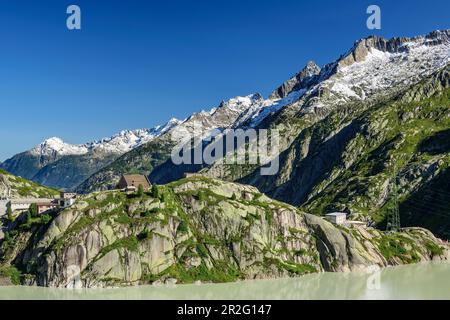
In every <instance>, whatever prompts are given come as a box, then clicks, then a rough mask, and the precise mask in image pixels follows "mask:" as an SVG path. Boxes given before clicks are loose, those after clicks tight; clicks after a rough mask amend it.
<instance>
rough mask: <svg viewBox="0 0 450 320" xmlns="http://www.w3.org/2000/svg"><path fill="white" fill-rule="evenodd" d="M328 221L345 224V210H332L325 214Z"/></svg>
mask: <svg viewBox="0 0 450 320" xmlns="http://www.w3.org/2000/svg"><path fill="white" fill-rule="evenodd" d="M325 217H326V219H327V220H328V221H331V222H332V223H334V224H345V222H346V221H347V214H346V213H345V212H333V213H328V214H326V215H325Z"/></svg>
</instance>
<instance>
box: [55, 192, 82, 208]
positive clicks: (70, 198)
mask: <svg viewBox="0 0 450 320" xmlns="http://www.w3.org/2000/svg"><path fill="white" fill-rule="evenodd" d="M77 197H78V195H77V194H76V193H74V192H61V193H60V196H59V201H58V202H59V207H60V208H61V209H65V208H68V207H71V206H72V205H73V204H74V203H75V201H76V200H77Z"/></svg>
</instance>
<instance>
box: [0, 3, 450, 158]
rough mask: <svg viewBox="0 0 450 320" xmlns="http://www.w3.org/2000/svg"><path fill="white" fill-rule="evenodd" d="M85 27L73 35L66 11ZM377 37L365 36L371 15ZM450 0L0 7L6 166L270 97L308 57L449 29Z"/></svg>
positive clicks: (323, 58) (1, 131)
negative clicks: (371, 8) (32, 151)
mask: <svg viewBox="0 0 450 320" xmlns="http://www.w3.org/2000/svg"><path fill="white" fill-rule="evenodd" d="M70 4H77V5H79V6H80V7H81V10H82V30H81V31H69V30H68V29H67V28H66V17H67V14H66V8H67V6H68V5H70ZM369 4H378V5H379V6H380V7H381V9H382V30H380V31H376V32H373V31H370V30H368V29H366V19H367V15H366V12H365V11H366V8H367V6H368V5H369ZM449 13H450V1H448V0H428V1H405V0H402V1H391V0H389V1H325V0H316V1H300V0H296V1H275V0H274V1H264V0H254V1H245V0H239V1H238V0H221V1H218V0H214V1H213V0H185V1H173V0H172V1H161V0H159V1H133V0H127V1H125V0H122V1H118V0H108V1H106V0H95V1H93V0H88V1H86V0H72V1H62V0H39V1H36V0H28V1H25V0H14V1H6V0H0V39H1V49H0V110H2V112H1V120H2V121H1V125H0V137H1V148H0V160H5V159H6V158H7V157H10V156H12V155H13V154H15V153H17V152H20V151H23V150H26V149H29V148H30V147H32V146H34V145H35V144H37V143H39V142H40V141H42V140H44V139H45V138H48V137H52V136H59V137H61V138H63V139H64V140H66V141H67V142H70V143H82V142H86V141H89V140H92V139H99V138H102V137H105V136H110V135H111V134H114V133H116V132H118V131H120V130H122V129H135V128H143V127H152V126H154V125H156V124H158V123H163V122H165V121H166V120H168V119H169V118H170V117H172V116H175V117H178V118H184V117H186V116H187V115H189V114H190V113H192V112H193V111H198V110H201V109H207V108H211V107H214V106H216V105H217V104H218V103H219V102H220V101H221V100H224V99H227V98H231V97H233V96H236V95H247V94H250V93H253V92H260V93H262V94H263V95H264V96H267V95H268V94H269V93H270V92H271V91H272V90H273V89H274V88H275V87H277V86H278V85H279V84H280V83H281V82H282V81H284V80H285V79H287V78H288V77H289V76H291V75H293V74H295V73H296V72H297V71H298V70H299V69H301V68H302V67H303V66H304V64H305V63H306V62H307V61H308V60H315V61H316V62H317V63H318V64H319V65H322V64H325V63H327V62H330V61H332V60H334V59H336V58H337V57H339V55H340V54H342V53H344V52H345V51H346V50H348V49H349V48H350V47H351V46H352V44H353V42H354V41H355V40H357V39H359V38H362V37H365V36H367V35H370V34H379V35H383V36H386V37H391V36H412V35H418V34H424V33H427V32H429V31H432V30H434V29H446V28H449V27H450V25H449V21H450V14H449Z"/></svg>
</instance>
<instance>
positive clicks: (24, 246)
mask: <svg viewBox="0 0 450 320" xmlns="http://www.w3.org/2000/svg"><path fill="white" fill-rule="evenodd" d="M22 227H23V226H22ZM403 236H404V237H410V238H412V239H414V243H415V245H414V247H413V248H412V247H411V248H409V247H406V248H405V250H406V251H407V252H410V253H409V255H410V256H414V259H412V260H411V259H410V260H408V259H406V258H403V256H402V257H400V258H398V257H397V252H396V251H392V250H391V249H390V242H389V241H387V240H384V239H385V237H386V235H384V234H383V233H382V232H380V231H376V230H372V229H368V230H365V229H363V228H345V227H339V228H338V227H336V226H334V225H332V224H331V223H329V222H327V221H325V220H324V219H322V218H320V217H317V216H312V215H308V214H304V213H302V212H300V211H299V210H298V209H297V208H295V207H292V206H290V205H287V204H284V203H281V202H278V201H275V200H272V199H270V198H268V197H266V196H265V195H263V194H261V193H259V192H257V190H256V189H255V188H254V187H250V186H245V185H239V184H235V183H228V182H223V181H220V180H213V179H209V178H204V177H192V178H188V179H183V180H180V181H177V182H173V183H171V184H168V185H165V186H154V187H153V188H152V190H150V191H149V192H148V193H144V194H138V193H132V194H126V193H123V192H119V191H109V192H99V193H93V194H90V195H87V196H85V197H83V198H82V199H80V200H79V201H78V202H77V203H76V204H75V205H74V206H73V207H72V208H70V209H66V210H65V211H62V212H60V213H59V214H57V215H55V216H54V217H52V220H51V221H49V222H47V223H44V222H42V221H35V223H32V224H31V225H30V226H27V228H26V229H23V228H22V229H21V230H11V231H10V232H9V234H8V241H3V242H2V243H1V245H0V246H1V251H0V259H1V262H0V265H2V268H11V267H13V268H15V269H7V270H17V271H18V273H16V276H17V274H20V279H21V281H22V282H23V283H27V284H38V285H41V286H55V287H81V286H82V287H97V286H116V285H130V284H146V283H153V282H155V281H174V280H170V279H176V280H177V281H178V282H181V283H191V282H194V281H198V280H199V281H203V282H227V281H236V280H240V279H255V278H267V277H288V276H298V275H302V274H306V273H312V272H321V271H349V270H357V269H362V268H365V267H366V266H369V265H372V264H378V265H381V266H385V265H388V264H400V263H409V262H415V261H418V260H430V259H432V258H433V256H435V257H436V258H437V257H441V258H445V257H446V253H447V248H446V247H444V246H441V245H440V244H439V243H438V242H437V240H436V238H434V237H433V235H431V234H430V233H427V232H422V233H420V232H419V231H417V230H413V231H408V232H407V233H405V234H404V235H402V237H403ZM399 237H400V236H399ZM386 241H387V243H388V245H389V246H388V247H387V245H386ZM408 250H409V251H408ZM413 251H414V252H413ZM407 255H408V253H404V256H405V257H406V256H407ZM416 257H417V259H416Z"/></svg>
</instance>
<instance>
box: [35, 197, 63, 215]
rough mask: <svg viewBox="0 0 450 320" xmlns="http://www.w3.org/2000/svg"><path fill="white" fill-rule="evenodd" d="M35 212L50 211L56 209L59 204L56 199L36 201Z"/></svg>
mask: <svg viewBox="0 0 450 320" xmlns="http://www.w3.org/2000/svg"><path fill="white" fill-rule="evenodd" d="M36 208H37V214H43V213H47V212H50V211H54V210H58V209H59V204H58V201H56V200H54V201H49V202H38V203H36Z"/></svg>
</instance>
